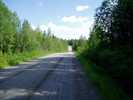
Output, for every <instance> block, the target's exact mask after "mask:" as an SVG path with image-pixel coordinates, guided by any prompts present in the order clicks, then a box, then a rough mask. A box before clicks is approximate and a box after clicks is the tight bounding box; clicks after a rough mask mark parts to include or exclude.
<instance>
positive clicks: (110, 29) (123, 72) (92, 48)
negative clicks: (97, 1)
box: [76, 0, 133, 100]
mask: <svg viewBox="0 0 133 100" xmlns="http://www.w3.org/2000/svg"><path fill="white" fill-rule="evenodd" d="M94 17H95V23H94V26H93V29H92V30H91V35H90V37H89V39H88V40H87V41H86V42H85V43H84V44H82V45H81V44H80V43H81V42H80V43H79V44H76V48H77V49H76V51H77V56H78V58H79V59H80V61H81V62H82V63H83V64H84V65H85V66H86V67H85V68H84V69H85V71H86V73H87V74H88V75H89V77H91V78H92V80H93V81H94V83H95V84H96V85H97V86H98V87H99V89H100V90H101V91H102V94H103V95H104V96H106V97H107V98H106V100H131V99H128V97H124V95H125V94H127V95H128V96H131V97H132V95H133V0H104V1H103V2H102V4H101V6H100V7H99V8H97V10H96V14H95V16H94ZM110 80H112V81H110ZM113 84H116V87H117V88H114V87H113ZM118 91H119V92H122V91H124V92H123V93H124V94H123V93H120V94H119V93H118Z"/></svg>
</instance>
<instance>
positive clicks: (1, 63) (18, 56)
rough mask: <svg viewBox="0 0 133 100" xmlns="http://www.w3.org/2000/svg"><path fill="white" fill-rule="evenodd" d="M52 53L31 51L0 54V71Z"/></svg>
mask: <svg viewBox="0 0 133 100" xmlns="http://www.w3.org/2000/svg"><path fill="white" fill-rule="evenodd" d="M51 53H54V52H53V51H43V50H39V51H31V52H23V53H15V54H11V53H10V54H2V53H0V69H2V68H5V67H6V66H11V65H16V64H20V63H22V62H24V61H27V60H30V59H34V58H37V57H40V56H45V55H48V54H51Z"/></svg>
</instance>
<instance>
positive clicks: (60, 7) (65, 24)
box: [4, 0, 103, 39]
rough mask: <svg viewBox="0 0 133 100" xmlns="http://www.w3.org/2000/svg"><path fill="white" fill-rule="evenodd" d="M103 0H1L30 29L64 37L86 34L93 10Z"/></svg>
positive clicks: (76, 36) (69, 37)
mask: <svg viewBox="0 0 133 100" xmlns="http://www.w3.org/2000/svg"><path fill="white" fill-rule="evenodd" d="M102 1H103V0H4V2H5V3H6V5H7V6H8V7H9V9H11V10H12V11H15V12H17V14H18V16H19V18H20V19H21V20H22V21H23V20H24V19H27V20H28V21H29V22H30V23H31V26H32V28H33V29H35V28H36V27H40V29H41V30H47V28H51V30H52V33H53V34H54V35H56V36H57V37H60V38H64V39H72V38H73V39H75V38H79V37H80V36H81V35H82V36H85V37H88V36H89V33H90V28H91V27H92V24H93V20H94V18H93V16H94V14H95V10H96V8H97V7H99V6H100V4H101V2H102Z"/></svg>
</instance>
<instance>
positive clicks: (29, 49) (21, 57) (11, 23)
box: [0, 0, 67, 68]
mask: <svg viewBox="0 0 133 100" xmlns="http://www.w3.org/2000/svg"><path fill="white" fill-rule="evenodd" d="M66 50H67V42H66V41H65V40H62V39H59V38H57V37H55V36H53V35H52V32H51V29H50V28H49V29H48V30H47V32H46V31H44V32H42V31H41V30H40V29H39V28H36V29H35V30H33V29H32V27H31V25H30V23H29V22H28V20H24V21H20V19H19V17H18V16H17V14H16V13H15V12H12V11H11V10H10V9H8V7H7V6H6V5H5V4H4V3H3V1H2V0H0V68H3V67H4V66H8V65H14V64H18V63H20V62H22V61H25V60H28V59H31V58H35V57H38V56H40V55H44V54H48V53H52V52H63V51H66Z"/></svg>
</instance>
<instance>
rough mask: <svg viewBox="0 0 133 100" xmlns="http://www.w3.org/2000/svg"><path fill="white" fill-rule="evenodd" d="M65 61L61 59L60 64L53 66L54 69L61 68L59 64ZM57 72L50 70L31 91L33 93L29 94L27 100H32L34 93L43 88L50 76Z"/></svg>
mask: <svg viewBox="0 0 133 100" xmlns="http://www.w3.org/2000/svg"><path fill="white" fill-rule="evenodd" d="M62 60H63V57H61V58H60V59H59V60H58V62H57V63H56V64H55V65H54V66H53V68H54V69H56V68H57V67H58V66H59V63H60V62H61V61H62ZM54 71H55V70H48V72H47V73H45V74H44V77H42V78H41V79H40V81H39V82H38V83H37V84H36V85H35V86H34V87H33V88H32V89H31V92H29V94H28V97H27V99H26V100H31V98H32V96H33V95H34V93H35V92H36V91H37V90H38V89H39V88H40V87H41V85H42V84H43V83H44V82H45V81H46V80H47V79H48V77H49V76H50V75H52V73H53V72H54Z"/></svg>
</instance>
